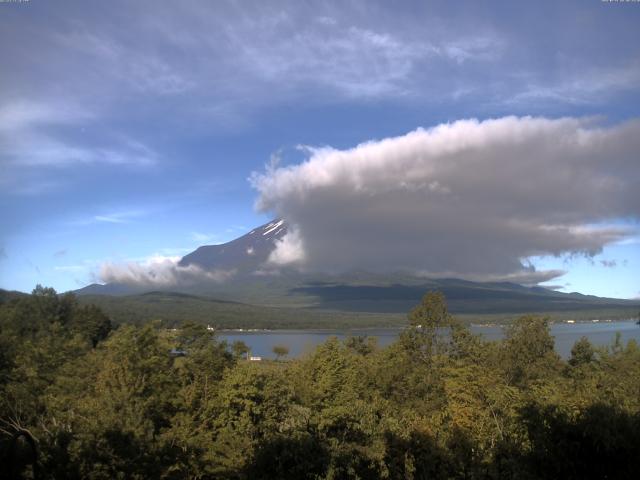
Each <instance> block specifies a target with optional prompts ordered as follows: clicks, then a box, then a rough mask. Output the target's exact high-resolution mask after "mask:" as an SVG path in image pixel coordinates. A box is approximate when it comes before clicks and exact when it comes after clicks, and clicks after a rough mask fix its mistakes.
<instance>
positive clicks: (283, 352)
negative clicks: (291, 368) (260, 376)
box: [273, 345, 289, 360]
mask: <svg viewBox="0 0 640 480" xmlns="http://www.w3.org/2000/svg"><path fill="white" fill-rule="evenodd" d="M273 353H274V355H275V356H276V360H280V359H281V358H282V357H286V356H287V355H289V347H287V346H286V345H275V346H274V347H273Z"/></svg>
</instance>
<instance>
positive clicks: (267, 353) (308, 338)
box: [218, 320, 640, 358]
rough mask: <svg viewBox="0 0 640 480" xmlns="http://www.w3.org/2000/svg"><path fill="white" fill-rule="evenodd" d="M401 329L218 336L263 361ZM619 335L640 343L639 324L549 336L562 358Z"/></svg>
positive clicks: (556, 328)
mask: <svg viewBox="0 0 640 480" xmlns="http://www.w3.org/2000/svg"><path fill="white" fill-rule="evenodd" d="M470 328H471V331H472V332H473V333H476V334H481V335H482V336H483V338H485V339H486V340H497V339H500V338H502V337H503V336H504V334H503V330H502V326H499V325H473V326H471V327H470ZM401 331H402V329H401V328H371V329H354V330H259V331H238V330H224V331H221V332H220V333H219V335H218V337H219V338H220V340H226V341H227V342H229V343H232V342H234V341H236V340H242V341H243V342H244V343H246V344H247V345H248V346H249V348H251V355H254V356H260V357H263V358H274V357H275V355H274V354H273V352H272V349H273V347H274V346H276V345H284V346H286V347H288V348H289V357H298V356H300V355H302V354H304V353H306V352H310V351H312V350H313V349H314V348H315V347H316V346H317V345H319V344H321V343H323V342H325V341H326V340H327V339H328V338H330V337H338V338H339V339H340V340H343V339H345V338H347V337H349V336H358V335H361V336H364V335H367V336H369V337H376V338H377V339H378V345H379V346H381V347H384V346H386V345H389V344H390V343H392V342H394V341H395V340H396V339H397V338H398V335H399V333H400V332H401ZM617 332H619V333H620V335H621V338H622V341H623V344H626V343H627V341H628V340H630V339H632V338H633V339H635V340H636V341H638V342H639V343H640V325H637V324H636V323H635V320H616V321H599V322H576V323H554V324H552V325H551V335H553V336H554V338H555V342H556V351H557V352H558V353H559V354H560V355H562V357H564V358H568V357H569V355H570V353H571V347H573V344H574V343H575V342H576V340H579V339H580V337H583V336H585V337H587V338H588V339H589V341H590V342H591V343H593V344H594V345H599V346H602V345H610V344H612V342H613V341H614V339H615V336H616V333H617Z"/></svg>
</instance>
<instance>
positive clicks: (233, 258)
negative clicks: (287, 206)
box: [178, 220, 287, 273]
mask: <svg viewBox="0 0 640 480" xmlns="http://www.w3.org/2000/svg"><path fill="white" fill-rule="evenodd" d="M286 233H287V225H286V224H285V223H284V220H273V221H272V222H269V223H266V224H264V225H262V226H260V227H258V228H255V229H253V230H251V231H250V232H249V233H247V234H246V235H243V236H241V237H239V238H236V239H235V240H232V241H230V242H228V243H224V244H222V245H205V246H203V247H199V248H198V249H197V250H195V251H194V252H191V253H190V254H188V255H185V256H184V257H183V258H182V259H181V260H180V262H179V263H178V265H179V266H180V267H188V266H189V265H195V266H198V267H200V268H203V269H204V270H235V271H236V272H237V273H252V272H255V271H256V270H260V269H261V268H262V266H263V265H264V264H265V262H266V261H267V260H268V259H269V255H270V254H271V252H272V251H273V250H274V249H275V245H276V241H277V240H279V239H281V238H282V237H283V236H284V235H285V234H286Z"/></svg>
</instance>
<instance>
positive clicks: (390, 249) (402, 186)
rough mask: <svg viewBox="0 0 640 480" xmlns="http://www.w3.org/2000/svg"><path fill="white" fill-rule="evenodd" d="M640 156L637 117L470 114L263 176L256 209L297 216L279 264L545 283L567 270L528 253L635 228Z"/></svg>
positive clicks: (321, 152)
mask: <svg viewBox="0 0 640 480" xmlns="http://www.w3.org/2000/svg"><path fill="white" fill-rule="evenodd" d="M638 152H640V122H638V121H631V122H627V123H623V124H619V125H614V126H603V125H602V124H601V122H599V121H598V120H595V119H576V118H560V119H546V118H532V117H521V118H519V117H504V118H499V119H492V120H486V121H477V120H461V121H457V122H455V123H451V124H443V125H438V126H436V127H434V128H430V129H426V130H425V129H417V130H415V131H413V132H411V133H408V134H406V135H404V136H400V137H396V138H388V139H384V140H380V141H371V142H368V143H364V144H361V145H358V146H356V147H355V148H352V149H349V150H335V149H333V148H329V147H326V148H317V149H312V150H311V154H310V157H309V158H308V160H306V161H305V162H303V163H301V164H298V165H292V166H285V167H280V168H269V169H267V171H266V172H264V173H254V174H253V176H252V183H253V185H254V187H255V188H256V189H257V191H258V192H259V198H258V201H257V208H258V209H259V210H261V211H268V212H274V213H275V214H277V215H278V216H280V217H282V218H284V219H286V220H287V221H288V222H289V223H290V225H291V229H290V234H289V235H291V238H290V239H287V238H285V239H284V241H282V242H281V243H280V244H279V246H278V248H282V249H283V250H284V249H286V251H282V252H280V251H278V250H276V252H275V253H274V255H273V256H272V260H273V261H274V262H275V263H285V262H283V259H286V261H287V263H297V264H298V265H299V266H301V267H303V268H307V269H311V270H324V271H344V270H352V269H365V270H374V271H385V270H411V271H414V272H419V273H422V274H426V275H436V276H440V275H447V276H460V277H467V278H483V277H484V278H492V279H495V278H506V279H509V278H511V279H513V278H518V279H520V280H521V281H524V280H525V279H526V278H530V279H534V281H535V280H536V279H537V280H545V279H548V278H549V277H553V276H554V275H557V274H560V273H562V272H535V271H534V269H533V268H532V267H531V266H530V264H529V263H528V262H527V259H528V258H530V257H533V256H540V255H563V254H585V255H595V254H597V253H599V252H600V251H601V250H602V248H603V246H604V245H606V244H608V243H611V242H615V241H618V240H620V239H622V238H624V237H625V236H626V235H629V234H630V231H629V227H628V226H627V227H624V226H621V223H620V221H619V220H620V219H621V218H625V219H627V220H629V219H631V220H637V219H638V218H639V217H640V158H639V157H640V155H639V153H638ZM622 225H624V223H623V224H622ZM627 225H628V223H627ZM292 245H293V246H295V247H296V248H291V247H292ZM292 251H298V252H299V255H297V256H296V255H292V254H291V252H292Z"/></svg>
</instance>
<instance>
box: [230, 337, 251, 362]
mask: <svg viewBox="0 0 640 480" xmlns="http://www.w3.org/2000/svg"><path fill="white" fill-rule="evenodd" d="M231 351H232V352H233V355H234V356H235V358H247V356H248V354H249V346H248V345H247V344H246V343H244V342H243V341H242V340H236V341H234V342H233V344H232V345H231Z"/></svg>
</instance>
